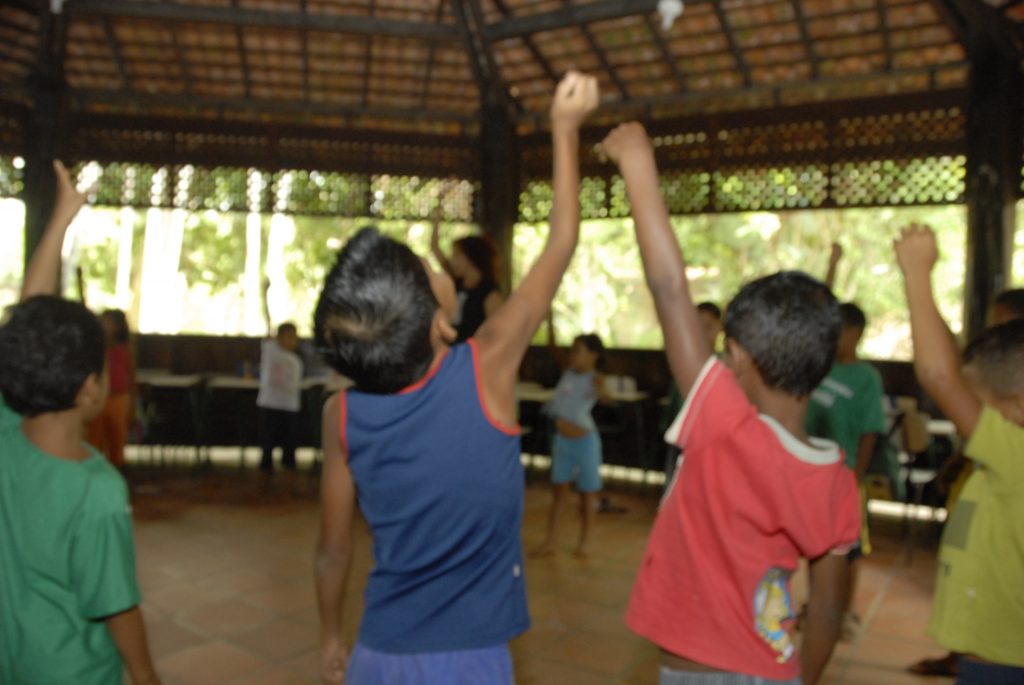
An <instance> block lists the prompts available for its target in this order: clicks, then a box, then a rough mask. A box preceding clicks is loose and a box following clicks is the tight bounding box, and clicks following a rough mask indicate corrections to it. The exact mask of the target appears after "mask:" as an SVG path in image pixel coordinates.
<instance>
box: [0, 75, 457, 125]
mask: <svg viewBox="0 0 1024 685" xmlns="http://www.w3.org/2000/svg"><path fill="white" fill-rule="evenodd" d="M5 90H6V88H5V87H4V86H2V85H0V94H3V92H4V91H5ZM68 97H69V99H70V101H71V102H73V103H77V104H78V105H79V108H80V109H84V108H85V107H88V106H90V105H104V106H119V107H127V108H131V107H140V108H142V107H153V106H158V107H180V108H181V109H182V110H189V109H216V110H220V111H221V112H222V113H223V112H224V111H236V110H241V111H244V112H247V113H252V112H258V113H267V114H282V115H286V114H294V115H297V116H302V115H306V116H337V117H350V118H351V117H377V118H381V119H401V120H407V121H444V122H450V123H457V124H464V125H468V124H473V123H475V122H476V117H475V116H474V115H472V114H469V115H463V114H457V113H454V112H442V111H435V110H427V109H423V108H419V107H417V108H415V109H399V108H390V107H352V106H350V105H348V106H346V105H331V104H327V103H307V102H301V101H295V100H265V99H261V98H218V97H209V96H202V95H193V96H190V97H188V98H184V99H183V98H182V97H181V95H177V94H157V93H126V92H122V91H97V90H79V89H69V90H68ZM185 120H186V119H184V118H183V119H182V121H185Z"/></svg>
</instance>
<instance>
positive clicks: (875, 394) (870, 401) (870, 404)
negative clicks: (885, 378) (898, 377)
mask: <svg viewBox="0 0 1024 685" xmlns="http://www.w3.org/2000/svg"><path fill="white" fill-rule="evenodd" d="M864 371H865V374H864V384H863V385H862V386H861V388H862V391H861V392H859V393H857V395H858V397H857V400H858V402H860V403H861V406H860V407H859V411H860V413H861V416H863V417H864V422H863V424H862V425H861V435H865V434H867V433H884V432H885V407H884V404H883V403H884V401H885V393H884V391H883V390H882V377H881V375H879V373H878V371H877V370H876V369H875V367H873V366H871V365H869V364H867V363H865V364H864Z"/></svg>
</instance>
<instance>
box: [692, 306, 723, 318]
mask: <svg viewBox="0 0 1024 685" xmlns="http://www.w3.org/2000/svg"><path fill="white" fill-rule="evenodd" d="M697 311H698V312H704V313H705V314H710V315H711V316H712V317H714V319H715V321H721V320H722V308H721V307H719V306H718V305H717V304H715V303H714V302H701V303H700V304H698V305H697Z"/></svg>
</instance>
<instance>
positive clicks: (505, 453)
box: [341, 340, 529, 653]
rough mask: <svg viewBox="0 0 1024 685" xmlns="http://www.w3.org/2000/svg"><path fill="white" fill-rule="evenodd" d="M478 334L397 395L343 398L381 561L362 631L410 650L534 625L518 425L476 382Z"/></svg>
mask: <svg viewBox="0 0 1024 685" xmlns="http://www.w3.org/2000/svg"><path fill="white" fill-rule="evenodd" d="M479 387H480V385H479V367H478V363H477V354H476V346H475V342H474V341H472V340H471V341H469V343H467V344H461V345H455V346H454V347H452V348H451V349H450V350H449V352H448V353H447V355H446V356H445V358H444V359H443V360H442V361H441V362H440V364H439V365H438V366H437V368H436V370H435V371H434V372H433V373H432V374H431V375H428V376H427V378H426V379H425V380H424V381H421V382H420V383H418V384H416V385H415V386H413V387H411V388H409V389H407V390H405V391H403V392H401V393H398V394H393V395H373V394H368V393H361V392H356V391H350V392H347V393H345V394H344V395H343V396H342V403H341V405H342V411H343V415H342V423H341V425H342V431H343V433H342V436H341V438H342V444H343V445H345V446H346V449H347V451H348V462H349V468H350V470H351V472H352V476H353V479H354V481H355V484H356V494H357V499H358V502H359V508H360V509H361V511H362V513H363V516H364V517H365V518H366V520H367V522H368V523H369V525H370V529H371V531H372V532H373V557H374V560H375V565H374V567H373V570H372V571H371V572H370V578H369V582H368V584H367V587H366V603H365V609H364V611H363V620H362V624H361V626H360V629H359V641H360V642H361V643H362V644H364V645H366V646H367V647H369V648H371V649H376V650H379V651H382V652H391V653H415V652H435V651H453V650H459V649H478V648H481V647H487V646H492V645H498V644H502V643H505V642H507V641H508V640H510V639H511V638H513V637H515V636H516V635H519V634H521V633H523V632H524V631H526V629H527V628H529V616H528V615H527V608H526V583H525V577H524V569H523V559H522V544H521V542H520V528H521V525H522V519H523V486H524V478H523V467H522V463H521V462H520V439H519V431H518V429H511V428H507V427H503V426H500V425H499V424H498V423H497V422H495V421H494V420H493V419H492V418H491V417H490V415H489V414H488V412H487V410H486V408H485V405H484V404H483V401H482V398H481V394H480V391H479Z"/></svg>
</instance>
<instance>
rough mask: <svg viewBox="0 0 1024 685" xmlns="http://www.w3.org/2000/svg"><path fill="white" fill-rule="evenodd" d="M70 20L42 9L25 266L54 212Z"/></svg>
mask: <svg viewBox="0 0 1024 685" xmlns="http://www.w3.org/2000/svg"><path fill="white" fill-rule="evenodd" d="M66 28H67V24H66V17H65V16H64V15H63V14H52V13H50V12H49V11H48V10H43V13H42V15H41V16H40V21H39V43H40V46H39V61H38V63H37V65H36V68H35V70H34V71H33V73H32V76H31V88H32V95H33V100H34V104H35V107H34V109H33V110H32V111H31V112H30V115H29V117H28V125H27V126H26V127H25V144H24V151H25V171H24V177H23V178H24V187H23V189H22V201H23V202H24V203H25V264H26V265H27V264H28V260H29V258H30V257H31V256H32V253H33V252H35V249H36V246H37V245H38V244H39V240H40V238H42V235H43V229H44V228H46V222H47V221H48V220H49V218H50V213H51V211H52V210H53V202H54V199H55V197H56V192H57V181H56V178H55V177H54V175H53V166H52V163H53V160H54V159H58V158H59V156H60V153H61V151H62V150H63V149H64V142H65V140H66V139H67V121H68V120H67V111H66V97H65V95H66V93H65V91H66V84H65V81H64V41H65V36H66Z"/></svg>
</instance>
